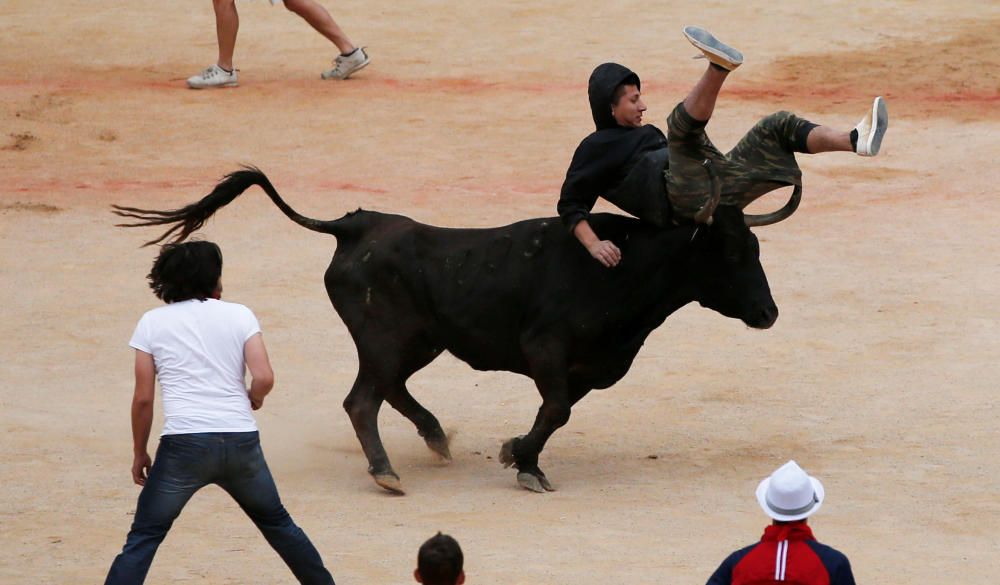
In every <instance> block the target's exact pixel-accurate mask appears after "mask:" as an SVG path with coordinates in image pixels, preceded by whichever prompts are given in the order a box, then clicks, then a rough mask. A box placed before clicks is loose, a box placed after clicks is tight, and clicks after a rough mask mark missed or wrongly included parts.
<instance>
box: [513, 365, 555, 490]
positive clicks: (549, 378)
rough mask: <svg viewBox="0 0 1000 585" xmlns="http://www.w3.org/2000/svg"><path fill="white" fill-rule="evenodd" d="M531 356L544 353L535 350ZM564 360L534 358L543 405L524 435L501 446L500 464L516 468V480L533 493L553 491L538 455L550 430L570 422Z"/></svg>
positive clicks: (534, 372) (534, 369) (536, 378)
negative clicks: (539, 463) (539, 465)
mask: <svg viewBox="0 0 1000 585" xmlns="http://www.w3.org/2000/svg"><path fill="white" fill-rule="evenodd" d="M534 355H536V356H537V355H543V356H544V355H546V353H545V352H538V353H535V354H534ZM563 364H564V361H563V360H553V359H547V360H546V359H543V360H537V361H534V362H533V363H532V364H531V365H532V368H531V369H532V377H533V378H534V380H535V386H537V387H538V391H539V393H540V394H541V395H542V405H541V406H540V407H539V408H538V414H537V415H536V416H535V424H534V425H532V427H531V430H530V431H529V432H528V434H527V435H523V436H520V437H515V438H513V439H508V440H507V441H506V442H504V444H503V446H502V447H501V448H500V463H503V465H504V467H510V466H511V465H513V466H514V467H516V468H517V471H518V473H517V483H518V484H520V486H521V487H523V488H525V489H528V490H531V491H533V492H539V493H544V492H546V491H550V492H551V491H555V488H553V487H552V484H551V483H549V480H548V478H546V477H545V474H544V473H543V472H542V470H541V469H540V468H539V467H538V456H539V454H541V452H542V449H544V448H545V442H546V441H548V440H549V437H551V436H552V433H554V432H555V431H556V429H558V428H559V427H561V426H563V425H565V424H566V423H567V422H568V421H569V416H570V410H571V407H572V402H571V397H570V396H569V389H568V386H567V381H566V368H565V366H564V365H563Z"/></svg>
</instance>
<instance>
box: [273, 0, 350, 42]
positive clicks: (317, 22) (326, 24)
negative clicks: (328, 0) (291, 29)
mask: <svg viewBox="0 0 1000 585" xmlns="http://www.w3.org/2000/svg"><path fill="white" fill-rule="evenodd" d="M285 8H287V9H289V10H291V11H292V12H294V13H295V14H298V15H299V16H301V17H302V18H303V19H304V20H305V21H306V22H308V23H309V25H310V26H311V27H313V28H314V29H316V32H318V33H319V34H321V35H323V36H324V37H326V38H328V39H330V42H332V43H333V44H334V45H337V49H339V50H340V54H341V55H346V54H348V53H350V52H351V51H353V50H354V48H355V47H354V43H352V42H351V39H349V38H347V35H346V34H344V31H343V30H341V28H340V26H339V25H338V24H337V21H335V20H334V19H333V17H332V16H330V13H329V12H327V10H326V8H323V6H322V5H320V4H318V3H317V2H315V0H285Z"/></svg>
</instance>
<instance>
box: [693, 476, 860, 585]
mask: <svg viewBox="0 0 1000 585" xmlns="http://www.w3.org/2000/svg"><path fill="white" fill-rule="evenodd" d="M825 496H826V493H825V492H824V490H823V484H822V483H820V481H819V480H818V479H816V478H815V477H812V476H810V475H809V474H807V473H806V472H805V471H804V470H803V469H802V468H801V467H799V464H798V463H796V462H795V461H789V462H788V463H785V464H784V465H782V466H781V467H779V468H778V469H777V470H775V472H774V473H772V474H771V475H770V477H767V478H765V479H764V480H763V481H761V482H760V484H759V485H758V486H757V502H758V503H759V504H760V507H761V509H763V510H764V513H765V514H767V515H768V516H770V517H771V519H772V520H773V522H772V524H771V525H770V526H768V527H767V528H765V529H764V536H762V537H761V539H760V542H757V543H754V544H752V545H750V546H748V547H745V548H742V549H740V550H738V551H736V552H734V553H733V554H731V555H729V556H728V557H727V558H726V560H725V561H723V562H722V564H721V565H719V568H718V569H716V571H715V573H713V574H712V576H711V577H710V578H709V579H708V585H748V584H750V583H754V584H763V583H797V584H799V585H820V584H823V585H854V574H853V573H852V572H851V563H850V561H848V560H847V557H846V556H845V555H844V554H843V553H841V552H840V551H838V550H836V549H834V548H833V547H830V546H827V545H825V544H820V543H819V542H817V541H816V539H815V538H814V537H813V534H812V530H810V528H809V526H808V525H807V518H809V516H811V515H813V514H815V513H816V511H817V510H819V509H820V507H821V506H822V505H823V500H824V498H825Z"/></svg>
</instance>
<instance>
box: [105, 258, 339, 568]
mask: <svg viewBox="0 0 1000 585" xmlns="http://www.w3.org/2000/svg"><path fill="white" fill-rule="evenodd" d="M221 276H222V252H221V251H220V250H219V247H218V246H217V245H215V244H213V243H211V242H186V243H183V244H170V245H167V246H164V247H163V249H162V251H161V252H160V255H159V256H158V257H157V258H156V260H155V261H154V262H153V269H152V271H150V273H149V277H148V278H149V281H150V287H151V288H152V289H153V292H154V293H155V294H156V296H157V297H158V298H160V299H161V300H163V301H164V302H166V303H167V304H166V306H163V307H159V308H156V309H153V310H151V311H149V312H147V313H146V314H145V315H143V316H142V319H140V320H139V324H138V325H137V326H136V328H135V333H134V334H133V335H132V340H131V341H130V342H129V345H131V346H132V347H133V348H134V349H135V394H134V396H133V398H132V439H133V448H134V459H133V462H132V480H133V481H134V482H135V483H136V484H138V485H140V486H143V487H142V491H141V492H140V493H139V501H138V504H137V505H136V511H135V518H134V520H133V522H132V528H131V530H130V531H129V533H128V537H127V538H126V540H125V546H124V548H123V549H122V552H121V554H119V555H118V556H117V557H115V560H114V563H113V564H112V565H111V569H110V571H109V572H108V577H107V580H106V581H105V584H106V585H107V584H112V583H129V584H135V583H142V582H143V581H144V580H145V579H146V573H148V572H149V567H150V565H151V564H152V562H153V556H154V555H155V554H156V549H157V547H159V545H160V543H161V542H162V541H163V539H164V537H166V535H167V531H169V530H170V526H171V525H172V524H173V521H174V520H175V519H176V518H177V516H178V515H180V513H181V510H182V509H183V508H184V505H185V504H186V503H187V501H188V500H189V499H190V498H191V496H192V495H194V493H195V492H196V491H198V490H199V489H201V488H202V487H204V486H206V485H208V484H216V485H218V486H219V487H221V488H222V489H224V490H226V492H227V493H229V495H230V496H232V497H233V499H234V500H236V502H237V503H238V504H239V505H240V507H241V508H242V509H243V511H244V512H246V514H247V515H248V516H249V517H250V519H251V520H253V522H254V524H256V525H257V528H259V529H260V531H261V532H262V533H263V534H264V538H266V539H267V542H268V544H270V545H271V547H272V548H274V550H275V551H277V553H278V554H279V555H280V556H281V558H282V559H283V560H284V561H285V563H286V564H287V565H288V567H289V568H290V569H291V570H292V573H293V574H294V575H295V577H296V578H297V579H298V581H299V582H300V583H305V584H316V585H333V577H331V576H330V573H329V571H327V570H326V568H325V567H324V566H323V561H322V559H321V558H320V556H319V552H317V550H316V548H315V547H314V546H313V545H312V543H311V542H310V541H309V538H308V537H307V536H306V534H305V533H304V532H303V531H302V529H301V528H299V527H298V526H296V524H295V522H293V521H292V518H291V516H289V515H288V512H287V511H286V510H285V508H284V506H282V504H281V499H280V498H279V496H278V490H277V487H276V486H275V484H274V479H273V478H272V477H271V472H270V471H269V470H268V467H267V462H266V461H265V460H264V454H263V453H262V452H261V448H260V440H259V437H258V434H257V423H256V422H255V421H254V418H253V414H252V413H251V409H252V410H257V409H259V408H261V407H262V406H263V404H264V397H265V396H267V394H268V393H269V392H270V391H271V387H272V386H273V385H274V372H273V371H272V370H271V364H270V361H269V360H268V357H267V349H266V348H265V347H264V340H263V339H262V338H261V332H260V325H259V324H258V323H257V318H256V317H255V316H254V314H253V312H251V311H250V309H248V308H247V307H245V306H243V305H238V304H236V303H227V302H223V301H221V300H219V299H220V296H221V293H222V281H221ZM247 369H248V370H250V376H251V383H250V389H249V390H248V389H247V388H246V386H245V383H244V375H245V371H246V370H247ZM156 380H159V382H160V388H161V391H162V393H163V413H164V425H163V431H162V433H161V435H160V445H159V447H158V448H157V450H156V460H155V462H154V461H153V460H152V459H150V457H149V452H148V450H147V446H146V445H147V443H148V441H149V435H150V430H151V428H152V423H153V399H154V389H155V383H156Z"/></svg>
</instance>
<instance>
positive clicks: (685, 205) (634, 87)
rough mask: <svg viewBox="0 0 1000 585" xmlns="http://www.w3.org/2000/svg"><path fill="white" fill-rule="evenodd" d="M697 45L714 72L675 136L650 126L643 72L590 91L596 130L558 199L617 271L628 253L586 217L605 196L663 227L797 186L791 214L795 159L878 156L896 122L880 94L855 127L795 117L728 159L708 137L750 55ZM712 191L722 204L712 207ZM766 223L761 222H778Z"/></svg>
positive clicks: (602, 78) (770, 119)
mask: <svg viewBox="0 0 1000 585" xmlns="http://www.w3.org/2000/svg"><path fill="white" fill-rule="evenodd" d="M684 35H685V36H686V37H687V39H688V41H690V42H691V44H693V45H694V46H695V47H697V48H698V49H700V50H701V52H702V53H704V56H705V57H706V58H707V59H708V61H709V65H708V69H707V70H706V71H705V73H704V74H703V75H702V76H701V79H700V80H699V81H698V83H697V84H696V85H695V86H694V88H693V89H692V90H691V92H690V93H689V94H688V95H687V97H685V98H684V101H683V102H681V103H680V104H677V106H676V107H675V108H674V110H673V112H671V113H670V115H669V116H668V117H667V135H666V136H664V135H663V132H661V131H660V130H659V129H658V128H656V127H655V126H651V125H646V126H644V125H643V124H642V114H643V112H644V111H645V110H646V104H645V103H643V101H642V97H641V95H640V82H639V76H638V75H636V74H635V73H633V72H632V71H630V70H629V69H628V68H626V67H624V66H622V65H619V64H617V63H604V64H602V65H599V66H598V67H597V68H596V69H594V72H593V73H592V74H591V76H590V82H589V85H588V88H587V93H588V95H589V98H590V108H591V111H592V113H593V116H594V123H595V124H596V125H597V130H596V131H595V132H593V133H592V134H590V135H589V136H587V137H586V138H585V139H584V140H583V142H581V143H580V146H579V147H577V149H576V152H575V153H574V154H573V160H572V162H571V163H570V166H569V170H568V171H567V172H566V180H565V182H564V183H563V186H562V191H561V193H560V196H559V204H558V210H559V216H560V217H561V218H562V220H563V222H564V223H565V224H566V227H567V228H569V229H570V231H571V232H572V233H573V235H575V236H576V238H577V239H578V240H580V243H581V244H583V245H584V246H585V247H586V248H587V251H588V252H590V255H591V256H593V257H594V258H595V259H597V260H598V261H600V262H601V263H602V264H603V265H604V266H607V267H612V266H616V265H617V264H618V263H619V262H620V261H621V258H622V254H621V250H619V249H618V247H617V246H616V245H615V244H614V243H613V242H611V241H609V240H602V239H601V238H600V237H599V236H598V234H596V233H595V232H594V230H593V229H592V228H591V226H590V223H589V222H588V221H587V217H588V215H589V213H590V210H591V209H592V208H593V206H594V203H595V202H596V201H597V198H598V197H599V196H603V197H604V198H605V199H607V200H608V201H610V202H611V203H613V204H615V205H616V206H617V207H619V208H621V209H623V210H624V211H627V212H629V213H631V214H633V215H635V216H636V217H638V218H640V219H642V220H645V221H648V222H650V223H653V224H655V225H658V226H668V225H671V224H680V223H691V222H701V223H708V222H710V221H711V213H712V211H713V204H717V203H718V202H719V201H720V200H721V202H722V204H726V205H743V206H745V205H746V204H748V203H749V202H750V201H753V200H754V199H756V198H757V197H760V196H761V195H763V194H764V193H767V192H769V191H771V190H773V189H777V188H780V187H785V186H792V187H794V188H795V192H794V193H793V200H792V201H790V202H789V205H786V206H785V207H786V209H785V210H784V212H783V213H782V217H787V215H789V214H790V213H791V212H792V211H794V207H795V206H796V205H797V204H798V199H797V197H798V196H799V194H800V193H801V185H802V172H801V171H800V170H799V167H798V165H797V164H796V162H795V153H796V152H803V153H807V154H816V153H820V152H835V151H845V152H855V153H857V154H859V155H861V156H875V155H876V154H878V151H879V147H880V146H881V143H882V137H883V136H884V134H885V131H886V128H887V127H888V125H889V116H888V111H887V110H886V106H885V101H884V100H883V99H882V98H881V97H877V98H875V100H874V102H873V104H872V107H871V109H870V111H869V112H868V113H867V114H866V115H865V117H864V118H863V119H862V120H861V122H859V123H858V125H857V126H856V127H855V128H854V129H853V130H850V131H840V130H834V129H832V128H830V127H827V126H820V125H818V124H814V123H812V122H810V121H808V120H805V119H803V118H800V117H798V116H795V115H794V114H791V113H789V112H777V113H774V114H771V115H770V116H767V117H765V118H763V119H762V120H760V121H759V122H757V124H756V125H755V126H754V127H753V128H752V129H751V130H750V131H749V132H748V133H747V134H746V135H745V136H744V137H743V138H742V139H741V140H740V141H739V143H738V144H737V145H736V147H735V148H733V149H732V150H731V151H729V153H728V154H722V153H721V152H720V151H719V150H718V149H717V148H716V147H715V146H714V145H713V144H712V141H711V140H709V138H708V135H707V134H706V133H705V126H706V124H708V121H709V119H711V117H712V111H713V110H714V109H715V101H716V98H718V95H719V90H720V89H722V84H723V83H724V82H725V81H726V78H727V77H728V76H729V74H730V73H731V72H732V71H733V70H734V69H736V68H737V67H739V66H740V65H741V64H742V63H743V55H742V54H741V53H740V52H739V51H737V50H736V49H733V48H732V47H730V46H728V45H726V44H724V43H722V42H721V41H719V40H718V39H716V38H715V37H714V36H713V35H712V34H711V33H709V32H708V31H706V30H704V29H702V28H698V27H694V26H688V27H685V28H684ZM713 185H715V186H717V187H718V189H719V193H720V195H721V198H720V199H719V200H716V201H714V202H713V201H711V194H712V191H713ZM757 217H759V218H764V217H765V216H757ZM772 222H773V220H772V221H767V220H764V222H760V221H758V223H757V225H763V223H772Z"/></svg>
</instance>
